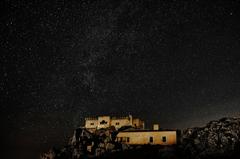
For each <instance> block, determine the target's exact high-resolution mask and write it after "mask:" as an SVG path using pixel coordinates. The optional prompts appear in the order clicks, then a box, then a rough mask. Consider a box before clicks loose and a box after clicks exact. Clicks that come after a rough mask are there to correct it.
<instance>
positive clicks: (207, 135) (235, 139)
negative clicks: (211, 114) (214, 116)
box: [180, 118, 240, 158]
mask: <svg viewBox="0 0 240 159" xmlns="http://www.w3.org/2000/svg"><path fill="white" fill-rule="evenodd" d="M239 143H240V118H222V119H220V120H217V121H211V122H209V123H208V124H207V125H206V126H204V127H199V128H189V129H186V130H184V131H183V134H182V144H181V145H180V146H181V147H182V149H183V152H184V154H185V156H187V155H188V157H189V158H205V157H208V156H213V157H214V156H226V157H227V156H232V155H235V154H236V153H238V152H240V149H239V148H240V147H239ZM186 154H187V155H186Z"/></svg>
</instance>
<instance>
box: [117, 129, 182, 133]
mask: <svg viewBox="0 0 240 159" xmlns="http://www.w3.org/2000/svg"><path fill="white" fill-rule="evenodd" d="M163 131H177V130H176V129H175V130H173V129H160V130H150V129H144V130H141V129H135V130H132V129H131V130H129V129H128V130H123V131H119V133H120V132H163Z"/></svg>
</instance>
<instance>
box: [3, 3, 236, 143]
mask: <svg viewBox="0 0 240 159" xmlns="http://www.w3.org/2000/svg"><path fill="white" fill-rule="evenodd" d="M0 6H1V10H2V11H4V13H3V14H1V23H0V29H1V35H0V38H1V58H0V59H1V65H2V66H1V67H0V69H1V74H2V75H1V77H2V78H1V83H0V89H1V92H2V93H1V94H2V95H1V103H2V104H1V105H0V107H1V113H0V116H1V123H2V124H1V127H2V128H1V139H2V140H1V141H4V142H5V144H7V145H9V146H10V145H11V146H12V145H14V146H15V147H23V146H26V147H27V146H29V145H33V144H34V145H43V146H49V145H51V144H60V143H64V142H66V141H67V139H68V137H69V136H70V135H72V132H73V130H74V128H76V127H77V126H80V125H81V124H82V123H83V119H84V118H85V117H88V116H96V115H105V114H107V115H117V116H125V115H128V114H132V115H133V116H137V117H141V118H142V119H144V120H145V121H146V123H147V125H148V127H151V124H152V123H160V126H161V127H165V128H186V127H191V126H200V125H202V124H204V123H206V122H207V121H209V120H212V119H218V118H221V117H224V116H236V115H239V112H240V106H239V104H240V58H239V57H240V54H239V53H240V21H239V19H240V15H239V7H240V1H238V0H225V1H224V0H218V1H216V2H215V1H204V0H194V1H193V0H190V1H177V0H155V1H153V0H151V1H143V0H134V1H130V0H121V1H116V0H92V1H89V0H81V1H78V2H70V1H64V0H57V1H51V2H50V1H41V0H36V1H33V2H30V1H10V0H7V1H5V2H4V4H2V5H0Z"/></svg>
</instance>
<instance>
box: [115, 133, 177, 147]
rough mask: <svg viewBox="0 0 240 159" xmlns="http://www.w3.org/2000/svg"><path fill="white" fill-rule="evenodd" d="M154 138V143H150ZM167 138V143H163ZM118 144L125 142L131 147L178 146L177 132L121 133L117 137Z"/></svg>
mask: <svg viewBox="0 0 240 159" xmlns="http://www.w3.org/2000/svg"><path fill="white" fill-rule="evenodd" d="M150 137H152V142H150ZM164 138H165V140H166V141H165V142H164V141H163V140H164ZM116 140H117V141H118V142H124V143H126V144H130V145H144V144H152V145H174V144H177V132H176V131H139V132H137V131H134V132H119V133H118V135H117V139H116Z"/></svg>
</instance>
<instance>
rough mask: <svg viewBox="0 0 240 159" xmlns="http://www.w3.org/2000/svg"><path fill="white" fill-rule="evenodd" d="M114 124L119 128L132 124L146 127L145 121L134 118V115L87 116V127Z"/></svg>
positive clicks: (142, 127)
mask: <svg viewBox="0 0 240 159" xmlns="http://www.w3.org/2000/svg"><path fill="white" fill-rule="evenodd" d="M110 126H114V127H115V128H116V129H119V128H121V127H123V126H132V127H135V128H138V129H144V121H142V120H140V119H139V118H133V117H132V115H129V116H126V117H110V116H99V117H96V118H85V128H86V129H88V130H96V129H101V128H108V127H110Z"/></svg>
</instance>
